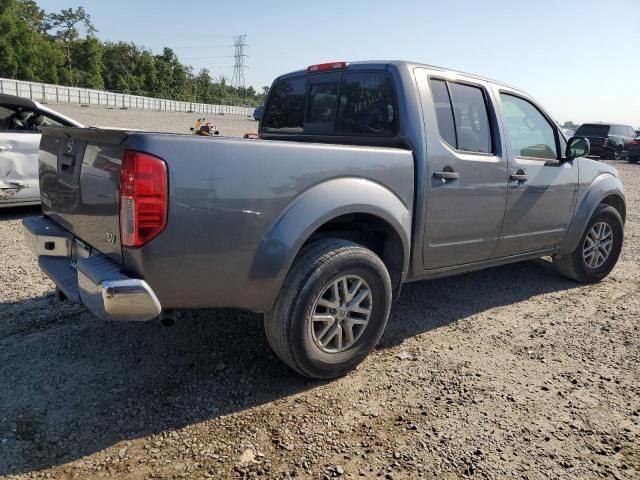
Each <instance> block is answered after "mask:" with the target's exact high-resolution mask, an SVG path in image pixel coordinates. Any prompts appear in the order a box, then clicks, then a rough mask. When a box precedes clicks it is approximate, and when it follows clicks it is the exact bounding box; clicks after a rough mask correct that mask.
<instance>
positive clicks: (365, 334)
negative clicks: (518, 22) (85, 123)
mask: <svg viewBox="0 0 640 480" xmlns="http://www.w3.org/2000/svg"><path fill="white" fill-rule="evenodd" d="M260 137H261V139H259V140H250V139H235V138H220V139H219V140H218V141H215V142H212V141H210V140H208V139H206V138H199V137H196V136H189V135H174V134H160V133H144V132H123V131H110V130H96V129H70V128H46V129H45V134H44V136H43V139H42V144H41V149H42V153H41V155H40V175H41V184H42V192H41V195H42V206H43V211H44V216H43V217H33V218H28V219H26V220H25V221H24V226H25V228H26V230H27V232H28V239H29V243H30V245H31V248H32V250H33V251H34V252H35V254H36V255H37V256H38V257H39V264H40V266H41V268H42V269H43V270H44V271H45V272H46V273H47V274H48V275H49V276H50V277H51V278H52V279H53V281H54V282H55V283H56V285H57V287H58V290H59V295H60V297H62V298H64V297H66V298H69V299H71V300H73V301H81V302H82V303H84V304H85V305H86V306H87V307H88V308H89V309H90V310H91V311H92V312H94V313H95V314H96V315H97V316H99V317H101V318H103V319H112V320H149V319H152V318H155V317H158V316H160V317H161V318H163V319H171V318H173V315H174V312H175V311H176V310H177V309H192V308H201V307H222V306H226V307H238V308H243V309H247V310H253V311H256V312H264V313H265V317H264V318H265V320H264V323H265V329H266V333H267V338H268V341H269V343H270V345H271V346H272V348H273V350H274V351H275V352H276V354H277V355H278V356H279V357H280V358H281V359H282V360H283V361H284V362H285V363H286V364H287V365H289V366H290V367H291V368H293V369H294V370H296V371H297V372H299V373H301V374H302V375H306V376H309V377H314V378H330V377H336V376H339V375H343V374H345V373H346V372H348V371H350V370H351V369H353V368H355V367H356V366H357V365H358V364H359V363H360V362H361V361H362V360H363V359H364V358H365V357H366V356H367V354H368V353H369V352H370V351H371V350H372V349H373V348H374V347H375V345H376V343H377V342H378V339H379V338H380V336H381V334H382V332H383V330H384V328H385V325H386V323H387V318H388V316H389V311H390V308H391V301H392V299H393V298H397V297H398V295H399V293H400V287H401V285H402V283H403V282H408V281H413V280H420V279H425V278H435V277H442V276H447V275H454V274H457V273H462V272H469V271H472V270H479V269H483V268H487V267H491V266H495V265H501V264H506V263H511V262H516V261H521V260H527V259H532V258H538V257H542V256H551V257H552V258H553V262H554V264H555V266H556V268H557V269H558V271H559V272H560V273H561V274H562V275H565V276H567V277H569V278H571V279H573V280H576V281H579V282H585V283H591V282H597V281H599V280H601V279H603V278H604V277H606V276H607V275H608V274H609V272H610V271H611V270H612V269H613V267H614V265H615V264H616V262H617V260H618V256H619V254H620V249H621V247H622V242H623V224H624V219H625V213H626V203H625V195H624V193H623V188H622V184H621V182H620V179H619V178H618V173H617V171H616V170H615V169H614V168H613V167H611V166H609V165H606V164H603V163H601V162H598V161H595V160H589V159H587V158H585V156H586V155H587V154H588V153H589V143H588V140H585V139H584V138H579V137H574V138H572V139H570V140H569V141H568V142H566V141H565V139H564V136H563V135H562V134H561V132H560V131H559V127H558V125H557V124H556V122H555V121H554V120H553V119H552V118H551V117H550V116H549V115H548V114H547V113H546V112H545V111H544V110H543V109H542V107H541V106H540V105H539V104H538V103H537V102H536V101H535V100H533V99H532V98H531V97H529V96H528V95H527V94H525V93H523V92H522V91H520V90H517V89H515V88H513V87H510V86H508V85H505V84H502V83H498V82H494V81H491V80H486V79H484V78H481V77H478V76H475V75H468V74H463V73H458V72H453V71H450V70H445V69H441V68H437V67H432V66H427V65H420V64H415V63H408V62H395V61H394V62H363V63H351V64H346V63H344V62H336V63H331V64H321V65H313V66H310V67H309V68H308V69H306V70H303V71H298V72H294V73H290V74H287V75H283V76H281V77H279V78H277V79H276V80H275V82H274V84H273V86H272V88H271V90H270V94H269V98H268V101H267V102H266V107H265V116H264V118H263V120H262V122H261V128H260ZM88 185H91V188H87V186H88ZM94 191H100V192H101V194H100V198H95V196H94V194H93V193H92V192H94ZM452 295H453V296H454V297H455V292H452ZM453 301H460V302H464V301H465V299H464V298H460V299H457V300H453Z"/></svg>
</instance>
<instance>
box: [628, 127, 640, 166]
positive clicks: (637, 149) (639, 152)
mask: <svg viewBox="0 0 640 480" xmlns="http://www.w3.org/2000/svg"><path fill="white" fill-rule="evenodd" d="M627 155H628V156H629V162H630V163H638V162H640V130H636V139H635V140H634V141H633V142H631V145H630V146H629V148H628V153H627Z"/></svg>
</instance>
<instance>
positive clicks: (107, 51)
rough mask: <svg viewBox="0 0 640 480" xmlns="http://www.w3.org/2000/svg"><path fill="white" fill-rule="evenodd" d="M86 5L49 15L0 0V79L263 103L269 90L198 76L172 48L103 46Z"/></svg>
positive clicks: (31, 2)
mask: <svg viewBox="0 0 640 480" xmlns="http://www.w3.org/2000/svg"><path fill="white" fill-rule="evenodd" d="M96 33H97V30H96V28H95V26H94V25H93V23H92V21H91V16H90V15H89V14H88V13H87V12H86V11H85V10H84V8H83V7H78V8H75V9H74V8H68V9H63V10H60V11H59V12H52V13H46V12H45V11H44V10H43V9H42V8H40V7H39V6H38V4H37V2H36V1H35V0H0V77H4V78H13V79H17V80H27V81H32V82H43V83H53V84H57V85H67V86H74V87H84V88H94V89H99V90H109V91H115V92H119V93H128V94H133V95H144V96H148V97H156V98H167V99H171V100H180V101H186V102H200V103H227V104H229V103H232V104H244V105H254V106H256V105H259V104H260V103H261V102H262V101H263V100H264V96H265V94H266V92H267V91H268V87H263V88H262V91H261V92H256V91H255V89H254V88H253V87H247V88H235V87H233V86H231V85H229V84H228V83H227V82H226V79H225V78H224V77H221V78H220V79H219V80H218V81H215V80H214V79H213V78H212V76H211V73H210V72H209V71H208V70H207V69H202V70H200V71H199V72H197V73H196V72H194V70H193V68H192V67H191V66H189V65H185V64H183V63H181V62H180V60H179V59H178V57H177V56H176V54H175V53H174V51H173V50H171V49H170V48H164V49H163V51H162V53H160V54H153V53H152V52H151V51H150V50H148V49H146V48H144V47H141V46H138V45H136V44H134V43H132V42H125V41H119V42H103V41H101V40H100V39H98V37H97V36H96Z"/></svg>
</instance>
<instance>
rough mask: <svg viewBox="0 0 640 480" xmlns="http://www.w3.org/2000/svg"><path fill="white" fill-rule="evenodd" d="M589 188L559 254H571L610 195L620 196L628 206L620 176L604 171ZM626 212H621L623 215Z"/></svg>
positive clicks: (561, 244) (578, 207)
mask: <svg viewBox="0 0 640 480" xmlns="http://www.w3.org/2000/svg"><path fill="white" fill-rule="evenodd" d="M586 188H587V193H586V194H585V195H584V197H583V198H582V200H581V201H580V203H579V204H578V205H577V206H576V210H575V213H574V215H573V219H572V220H571V224H570V225H569V229H568V230H567V234H566V235H565V238H564V240H563V241H562V242H561V243H560V247H559V249H558V255H560V256H563V255H569V254H571V252H573V251H574V250H575V249H576V248H577V247H578V243H579V242H580V239H581V238H582V235H583V233H584V229H585V228H586V226H587V224H588V223H589V220H590V219H591V217H592V215H593V212H595V210H596V208H598V205H600V203H602V201H603V200H604V199H605V198H607V197H608V196H610V195H616V196H617V197H619V198H620V199H621V200H622V202H623V204H624V205H625V208H626V199H625V195H624V189H623V187H622V182H621V181H620V179H619V178H618V177H615V176H613V175H611V174H610V173H603V174H601V175H599V176H598V177H596V179H595V180H594V181H593V183H591V185H589V186H588V187H586ZM623 213H624V212H620V214H621V215H623Z"/></svg>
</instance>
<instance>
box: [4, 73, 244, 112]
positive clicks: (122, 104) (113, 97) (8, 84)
mask: <svg viewBox="0 0 640 480" xmlns="http://www.w3.org/2000/svg"><path fill="white" fill-rule="evenodd" d="M0 93H6V94H9V95H16V96H18V97H25V98H30V99H32V100H35V101H37V102H43V103H46V102H58V103H75V104H78V105H102V106H104V107H107V108H139V109H143V110H158V111H166V112H198V113H207V114H210V115H216V114H227V115H252V114H253V110H254V109H253V108H251V107H240V106H236V105H210V104H207V103H192V102H179V101H177V100H165V99H162V98H151V97H141V96H139V95H128V94H126V93H113V92H106V91H104V90H91V89H88V88H78V87H64V86H60V85H50V84H46V83H35V82H24V81H21V80H9V79H7V78H0Z"/></svg>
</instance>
